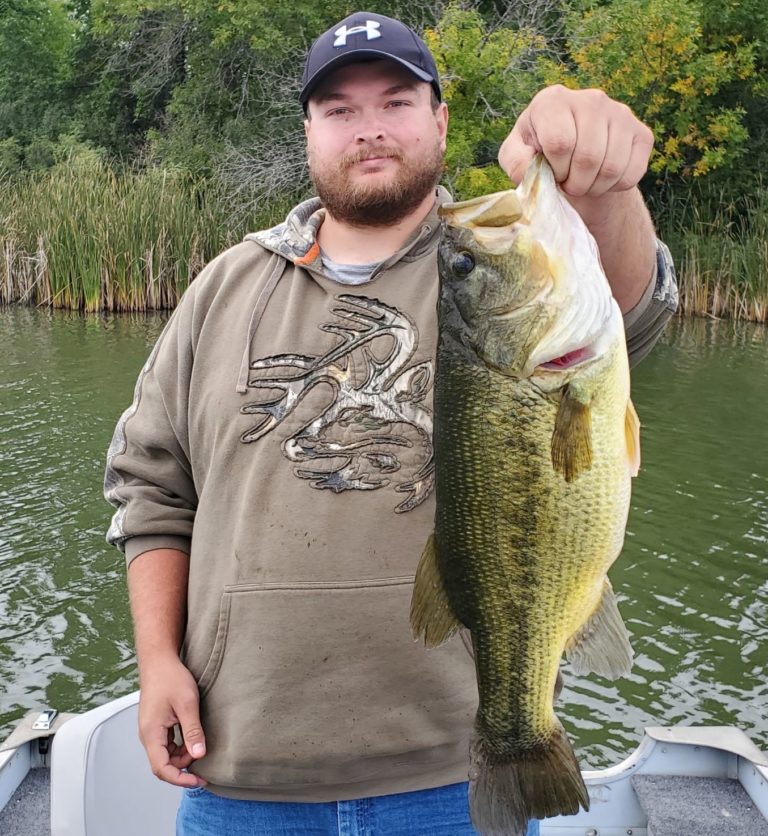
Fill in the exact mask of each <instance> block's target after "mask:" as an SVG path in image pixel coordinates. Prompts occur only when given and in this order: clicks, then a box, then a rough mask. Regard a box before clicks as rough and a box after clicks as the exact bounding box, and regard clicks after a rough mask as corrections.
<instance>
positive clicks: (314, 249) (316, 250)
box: [293, 241, 320, 267]
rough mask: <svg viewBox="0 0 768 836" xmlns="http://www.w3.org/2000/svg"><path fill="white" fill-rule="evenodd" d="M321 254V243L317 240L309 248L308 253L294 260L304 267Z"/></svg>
mask: <svg viewBox="0 0 768 836" xmlns="http://www.w3.org/2000/svg"><path fill="white" fill-rule="evenodd" d="M319 255H320V244H318V243H317V241H315V243H314V244H312V246H311V247H310V248H309V250H307V254H306V255H303V256H302V257H301V258H297V259H295V260H294V262H293V263H294V264H298V265H299V267H304V266H305V265H307V264H311V263H312V262H313V261H314V260H315V259H316V258H317V257H318V256H319Z"/></svg>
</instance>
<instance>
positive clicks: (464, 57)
mask: <svg viewBox="0 0 768 836" xmlns="http://www.w3.org/2000/svg"><path fill="white" fill-rule="evenodd" d="M425 41H426V43H427V45H428V46H429V48H430V50H431V51H432V53H433V55H434V56H435V60H436V62H437V65H438V69H439V71H440V75H441V77H442V78H443V96H444V99H445V101H446V102H447V103H448V106H449V109H450V124H449V143H448V152H447V154H446V160H445V163H446V172H447V179H448V181H449V185H450V186H451V188H452V190H453V191H454V192H455V194H456V196H457V197H461V198H470V197H474V196H476V195H479V194H483V193H485V192H489V191H498V190H500V189H506V188H509V185H510V183H509V178H508V177H507V176H506V174H504V172H503V171H502V170H501V169H500V168H499V167H498V165H496V164H495V158H496V154H497V152H498V148H499V145H500V144H501V142H502V141H503V139H504V138H505V137H506V135H507V134H508V133H509V131H510V130H511V128H512V125H513V124H514V122H515V119H516V118H517V115H518V114H519V113H520V112H521V111H522V110H523V109H524V108H525V106H526V104H527V103H528V101H530V99H531V98H532V96H533V95H534V94H535V93H536V91H537V90H538V89H539V87H540V86H541V81H540V78H539V77H538V76H537V73H536V72H535V71H533V68H532V66H531V59H532V56H533V55H535V54H536V52H537V51H538V50H540V49H542V48H543V42H542V39H541V37H540V36H537V35H536V34H534V33H533V32H529V31H524V30H514V29H509V28H499V29H496V30H491V29H489V27H488V26H487V25H486V23H485V22H484V21H483V19H482V17H481V16H480V14H479V13H478V12H477V11H474V10H465V9H462V8H460V7H459V6H450V7H448V8H447V9H446V11H445V14H444V15H443V17H442V18H441V19H440V20H439V21H438V22H437V25H436V26H435V27H434V28H433V29H429V30H427V31H426V33H425Z"/></svg>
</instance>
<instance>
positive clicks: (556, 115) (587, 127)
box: [499, 84, 656, 312]
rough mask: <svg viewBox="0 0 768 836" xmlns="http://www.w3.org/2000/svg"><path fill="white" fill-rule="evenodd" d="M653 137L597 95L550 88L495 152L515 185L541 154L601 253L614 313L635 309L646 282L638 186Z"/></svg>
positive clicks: (647, 255)
mask: <svg viewBox="0 0 768 836" xmlns="http://www.w3.org/2000/svg"><path fill="white" fill-rule="evenodd" d="M652 149H653V133H652V131H651V130H650V128H648V127H647V126H646V125H644V124H643V123H642V122H641V121H640V120H639V119H638V118H637V117H636V116H635V115H634V114H633V113H632V111H631V110H630V109H629V108H628V107H627V106H626V105H624V104H621V102H617V101H614V100H613V99H611V98H610V97H609V96H607V95H606V94H605V93H604V92H603V91H602V90H569V89H568V88H567V87H563V86H561V85H559V84H556V85H554V86H552V87H546V88H545V89H544V90H541V91H540V92H538V93H537V94H536V95H535V96H534V97H533V99H532V100H531V103H530V104H529V105H528V107H527V108H526V109H525V110H524V111H523V112H522V113H521V114H520V117H519V118H518V120H517V122H515V125H514V127H513V128H512V132H511V133H510V135H509V136H508V137H507V138H506V139H505V140H504V143H503V144H502V146H501V148H500V149H499V165H500V166H501V167H502V168H503V169H504V171H506V173H507V174H508V175H509V177H510V179H511V180H512V181H513V182H515V183H519V182H520V181H521V180H522V179H523V175H524V174H525V170H526V168H527V167H528V164H529V163H530V162H531V160H533V158H534V157H535V156H536V154H538V153H542V154H543V155H544V157H545V158H546V160H547V162H548V163H549V165H550V166H551V168H552V171H553V172H554V175H555V180H556V181H557V183H558V184H559V186H560V188H561V189H562V190H563V193H564V194H565V197H566V198H567V200H568V202H569V203H570V204H571V205H572V206H573V208H574V209H575V210H576V211H577V212H578V213H579V214H580V215H581V217H582V219H583V221H584V223H585V224H586V225H587V227H589V230H590V232H591V233H592V235H593V236H594V237H595V240H596V241H597V245H598V247H599V249H600V257H601V260H602V262H603V269H604V270H605V275H606V276H607V277H608V281H609V283H610V285H611V290H612V291H613V295H614V296H615V297H616V300H617V301H618V303H619V305H620V307H621V310H622V311H624V312H626V311H628V310H630V309H631V308H632V307H634V305H635V304H637V302H638V300H639V299H640V298H641V296H642V295H643V292H644V291H645V289H646V288H647V287H648V285H649V282H650V281H651V277H652V276H653V271H654V264H655V259H656V235H655V232H654V229H653V223H652V222H651V218H650V215H649V214H648V210H647V209H646V207H645V203H644V202H643V198H642V195H641V194H640V190H639V189H638V188H637V184H638V183H639V182H640V179H641V178H642V176H643V175H644V174H645V172H646V171H647V169H648V159H649V157H650V155H651V151H652Z"/></svg>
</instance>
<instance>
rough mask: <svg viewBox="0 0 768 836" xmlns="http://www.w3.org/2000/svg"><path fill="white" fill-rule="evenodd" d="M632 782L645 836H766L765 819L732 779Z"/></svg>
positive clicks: (675, 778)
mask: <svg viewBox="0 0 768 836" xmlns="http://www.w3.org/2000/svg"><path fill="white" fill-rule="evenodd" d="M631 783H632V788H633V789H634V791H635V793H636V794H637V798H638V800H639V801H640V806H641V807H642V808H643V812H644V813H645V814H646V815H647V816H648V831H647V832H648V836H723V834H725V833H727V834H728V836H768V822H767V821H766V820H765V819H764V818H763V816H762V815H761V814H760V812H759V811H758V810H757V809H756V808H755V804H754V802H753V801H752V799H751V798H750V797H749V795H747V793H746V792H745V790H744V787H743V786H742V785H741V784H740V783H739V781H737V780H735V779H731V778H695V777H688V776H679V775H635V776H633V777H632V779H631Z"/></svg>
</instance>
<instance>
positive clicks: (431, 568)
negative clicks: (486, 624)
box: [411, 534, 462, 647]
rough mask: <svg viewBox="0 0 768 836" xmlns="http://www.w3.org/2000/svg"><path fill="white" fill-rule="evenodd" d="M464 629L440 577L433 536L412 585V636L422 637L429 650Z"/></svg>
mask: <svg viewBox="0 0 768 836" xmlns="http://www.w3.org/2000/svg"><path fill="white" fill-rule="evenodd" d="M461 626H462V624H461V622H460V621H459V619H458V618H456V616H455V615H454V614H453V610H452V609H451V605H450V603H449V601H448V595H447V594H446V591H445V586H444V584H443V579H442V577H441V576H440V570H439V568H438V565H437V548H436V546H435V535H434V534H430V536H429V540H427V545H426V546H425V547H424V552H423V553H422V555H421V560H420V561H419V568H418V569H417V570H416V579H415V581H414V584H413V597H412V598H411V633H412V634H413V637H414V639H419V638H420V637H421V636H422V635H423V636H424V644H425V645H426V646H427V647H437V646H438V645H440V644H442V643H443V642H446V641H448V639H450V638H451V636H452V635H453V634H454V633H455V632H456V631H457V630H458V629H459V628H460V627H461Z"/></svg>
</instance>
